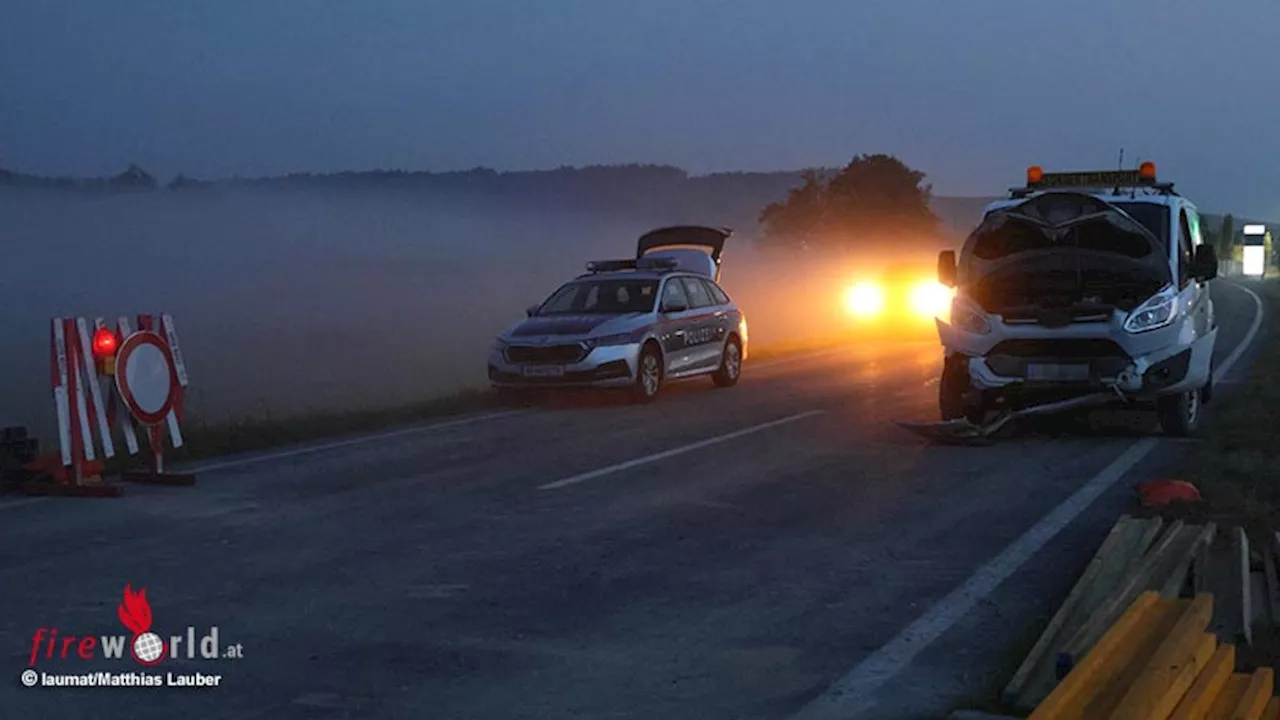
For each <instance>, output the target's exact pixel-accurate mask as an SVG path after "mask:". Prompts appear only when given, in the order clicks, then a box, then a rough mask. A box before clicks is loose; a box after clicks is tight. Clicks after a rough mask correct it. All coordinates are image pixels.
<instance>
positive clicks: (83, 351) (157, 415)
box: [50, 314, 194, 486]
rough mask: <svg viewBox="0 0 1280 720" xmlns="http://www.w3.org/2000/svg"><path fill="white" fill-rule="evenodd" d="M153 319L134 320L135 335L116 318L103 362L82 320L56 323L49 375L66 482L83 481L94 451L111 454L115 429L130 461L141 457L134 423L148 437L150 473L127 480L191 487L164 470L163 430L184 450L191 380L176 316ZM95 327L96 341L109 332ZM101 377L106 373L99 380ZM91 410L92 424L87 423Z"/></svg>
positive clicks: (187, 480)
mask: <svg viewBox="0 0 1280 720" xmlns="http://www.w3.org/2000/svg"><path fill="white" fill-rule="evenodd" d="M158 320H159V322H158V323H157V318H156V317H155V316H152V315H150V314H143V315H139V316H138V317H137V323H138V330H136V331H134V330H133V329H132V328H131V325H130V321H129V318H127V317H124V316H121V317H120V318H119V319H118V321H117V325H116V331H115V334H114V339H113V337H112V335H111V334H110V333H109V332H108V333H106V337H105V338H104V339H105V340H107V341H111V342H109V345H110V346H111V347H110V352H109V353H108V354H107V355H106V357H103V356H102V354H101V352H100V354H99V355H98V356H95V354H94V351H95V350H99V351H102V348H99V347H98V346H97V340H96V339H95V341H94V342H93V343H91V342H90V335H89V330H88V325H87V323H86V322H85V320H84V318H55V319H54V320H53V325H52V334H51V345H52V349H51V353H50V355H51V366H52V367H51V373H52V381H53V398H54V405H55V407H56V408H57V412H58V437H59V441H60V445H61V455H62V457H61V459H62V464H63V466H64V467H66V468H69V469H70V470H71V473H70V476H69V478H68V479H69V480H70V481H71V482H73V483H74V484H75V485H76V486H81V485H83V484H84V483H85V480H86V479H87V478H86V476H85V466H86V464H87V463H92V462H94V461H95V460H96V458H97V447H98V446H99V445H100V446H101V448H102V455H103V457H104V458H107V459H110V458H112V457H114V456H115V444H114V442H113V439H112V426H113V425H116V426H117V427H118V429H119V431H120V434H121V436H122V437H123V438H124V441H125V446H126V447H127V448H128V451H129V455H130V456H133V455H137V454H138V451H139V445H138V437H137V430H136V428H135V424H140V425H143V426H144V427H145V429H146V431H147V439H148V444H149V445H150V449H151V458H150V459H151V471H150V472H148V473H126V475H125V478H126V479H132V480H150V481H158V482H168V483H171V484H184V485H185V484H191V483H192V482H194V478H192V477H191V476H189V475H171V474H167V473H165V470H164V435H165V432H164V430H165V429H166V428H167V429H168V434H169V438H170V441H171V443H172V445H173V447H174V448H180V447H182V445H183V438H182V429H181V426H180V421H181V417H182V409H183V399H184V398H183V395H184V393H185V389H186V387H187V384H188V377H187V369H186V363H185V362H184V361H183V358H182V352H181V350H180V349H179V345H178V333H177V329H176V327H175V325H174V322H173V317H172V316H170V315H167V314H162V315H160V316H159V318H158ZM93 327H94V332H95V335H94V337H95V338H97V337H98V336H99V334H102V333H103V331H105V330H109V328H107V325H106V323H105V322H104V321H103V319H102V318H97V319H95V320H94V323H93ZM95 358H96V360H98V361H100V362H102V363H103V365H102V366H100V365H99V363H98V362H95ZM100 371H104V372H105V375H99V372H100ZM110 376H114V377H113V378H112V377H110ZM112 379H114V382H112V381H111V380H112ZM104 382H105V384H106V394H107V396H106V399H105V402H104V398H103V384H104ZM90 412H92V414H93V415H94V420H95V421H96V422H95V423H91V422H90V418H89V414H90ZM94 425H96V428H97V435H96V438H95V435H94V432H93V430H94Z"/></svg>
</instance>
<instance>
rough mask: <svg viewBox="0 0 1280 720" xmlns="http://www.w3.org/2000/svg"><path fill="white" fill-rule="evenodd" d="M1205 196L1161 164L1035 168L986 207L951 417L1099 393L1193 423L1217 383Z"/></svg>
mask: <svg viewBox="0 0 1280 720" xmlns="http://www.w3.org/2000/svg"><path fill="white" fill-rule="evenodd" d="M1217 271H1218V263H1217V258H1216V256H1215V254H1214V251H1213V248H1212V247H1211V246H1209V245H1206V244H1203V242H1202V240H1201V235H1200V218H1199V213H1198V212H1197V210H1196V207H1195V206H1194V205H1193V204H1192V203H1191V202H1190V201H1188V200H1187V199H1186V198H1183V197H1181V196H1179V195H1178V194H1177V193H1175V192H1174V190H1173V185H1172V184H1168V183H1165V184H1162V183H1158V182H1156V174H1155V165H1154V164H1152V163H1143V164H1142V166H1141V167H1140V168H1139V169H1138V170H1134V171H1114V172H1084V173H1056V174H1051V173H1045V172H1043V171H1042V170H1041V169H1040V168H1039V167H1032V168H1029V169H1028V171H1027V186H1026V187H1025V188H1017V189H1014V190H1012V191H1011V194H1010V197H1009V198H1008V199H1005V200H1000V201H997V202H994V203H992V204H991V205H989V206H988V207H987V208H986V211H985V214H984V217H983V220H982V222H981V224H980V225H979V226H978V227H977V229H975V230H974V231H973V233H972V234H970V235H969V237H968V239H967V240H966V241H965V243H964V246H963V247H962V249H961V250H960V255H959V259H958V261H957V258H956V254H955V252H953V251H945V252H943V253H941V255H940V256H939V258H938V274H939V280H940V281H942V282H943V283H945V284H947V285H951V286H953V287H955V288H956V293H955V297H954V299H953V301H952V307H951V313H950V322H949V323H948V322H943V321H942V320H938V322H937V325H938V333H939V336H940V338H941V340H942V345H943V347H944V349H945V358H946V359H945V364H944V367H943V372H942V378H941V382H940V383H939V404H940V409H941V414H942V418H943V420H952V419H959V418H966V419H968V420H970V421H971V422H975V423H977V422H982V419H985V418H986V417H987V415H988V413H990V412H992V411H999V410H1001V409H1009V410H1016V409H1019V408H1020V407H1027V406H1030V405H1035V404H1037V403H1044V402H1054V401H1057V400H1066V399H1070V398H1071V397H1072V396H1079V395H1084V394H1089V393H1097V392H1099V391H1103V392H1114V393H1115V394H1116V395H1117V396H1118V397H1120V398H1123V399H1125V400H1130V401H1136V402H1141V403H1153V404H1154V405H1155V408H1156V411H1157V413H1158V415H1159V418H1160V423H1161V426H1162V427H1163V429H1164V431H1165V432H1166V433H1167V434H1171V435H1188V434H1192V433H1194V432H1195V431H1196V430H1197V429H1198V427H1199V424H1200V409H1201V405H1202V404H1203V403H1205V402H1207V401H1208V400H1209V399H1210V397H1211V396H1212V392H1213V373H1212V358H1213V350H1214V343H1215V342H1216V339H1217V335H1218V324H1217V321H1216V319H1215V317H1214V310H1213V300H1212V298H1211V297H1210V293H1209V287H1208V281H1209V280H1211V279H1213V278H1214V277H1216V276H1217Z"/></svg>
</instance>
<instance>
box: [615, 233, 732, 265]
mask: <svg viewBox="0 0 1280 720" xmlns="http://www.w3.org/2000/svg"><path fill="white" fill-rule="evenodd" d="M732 234H733V231H732V230H730V229H729V228H713V227H704V226H702V225H675V226H672V227H665V228H658V229H657V230H650V231H649V232H647V233H645V234H644V235H641V236H640V240H639V241H637V242H636V259H639V258H641V257H644V256H645V255H648V254H649V253H651V252H654V251H655V250H666V249H671V248H688V247H695V248H705V250H703V252H705V253H706V254H708V255H710V256H711V259H712V260H714V261H715V262H716V264H719V263H720V254H721V253H723V252H724V242H725V240H728V239H729V236H730V235H732Z"/></svg>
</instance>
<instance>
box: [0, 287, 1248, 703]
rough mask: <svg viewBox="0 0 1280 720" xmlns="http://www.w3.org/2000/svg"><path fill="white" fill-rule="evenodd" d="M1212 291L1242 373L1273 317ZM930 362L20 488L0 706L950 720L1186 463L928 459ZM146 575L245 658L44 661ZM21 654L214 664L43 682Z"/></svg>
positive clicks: (1172, 450)
mask: <svg viewBox="0 0 1280 720" xmlns="http://www.w3.org/2000/svg"><path fill="white" fill-rule="evenodd" d="M1215 288H1216V289H1215V297H1217V299H1218V311H1219V315H1220V316H1221V323H1222V332H1221V334H1220V337H1219V344H1218V347H1219V353H1220V360H1222V359H1224V358H1225V357H1226V356H1227V355H1228V354H1229V353H1231V351H1232V350H1233V349H1234V348H1236V347H1237V346H1238V345H1239V344H1240V342H1241V340H1242V339H1243V338H1244V337H1245V336H1246V334H1247V333H1248V330H1249V328H1250V326H1251V323H1252V321H1253V319H1254V317H1255V304H1254V301H1253V299H1252V298H1251V297H1250V296H1249V295H1248V294H1247V293H1246V292H1245V291H1243V290H1241V289H1239V288H1236V287H1231V286H1229V285H1227V284H1226V283H1223V282H1219V283H1215ZM938 354H939V353H938V350H937V347H936V341H935V340H929V341H924V342H920V343H905V342H904V343H894V344H892V345H882V346H875V347H870V346H864V347H860V348H852V349H845V350H841V351H839V352H830V353H826V354H823V355H819V356H812V357H805V358H795V359H788V360H786V361H782V362H775V363H771V364H764V363H761V364H758V365H750V364H749V365H748V367H747V370H746V372H745V373H744V379H743V381H742V382H741V383H740V384H739V385H738V386H737V387H736V388H732V389H727V390H718V389H713V388H712V386H711V383H710V381H709V380H704V381H699V382H693V383H689V384H683V385H678V386H673V387H672V388H670V390H669V392H667V393H666V395H665V396H664V397H662V398H661V399H660V400H659V402H657V403H656V404H654V405H651V406H644V407H636V406H628V405H625V404H619V403H616V402H611V401H608V400H594V401H590V400H588V401H579V400H572V401H565V402H562V403H560V404H557V405H552V406H550V407H542V408H538V409H533V410H528V411H517V412H512V413H505V414H498V415H487V416H478V417H472V418H466V419H464V420H461V421H451V422H447V423H443V424H439V425H436V426H432V427H427V428H415V429H408V430H404V431H399V432H397V433H394V434H390V435H383V436H376V437H367V438H355V439H352V440H349V441H345V442H343V443H338V444H332V443H330V444H322V445H317V446H310V447H307V448H301V449H294V450H287V451H283V452H279V453H272V454H268V455H266V456H256V457H247V458H236V459H230V460H228V461H223V462H219V463H213V464H210V465H208V466H206V467H204V468H201V469H200V474H199V485H198V486H196V487H194V488H143V487H137V486H131V487H129V488H128V494H127V496H126V497H124V498H121V499H118V500H64V499H40V500H30V499H22V498H0V588H3V592H2V593H0V674H10V678H9V679H5V680H3V682H0V708H3V711H2V712H0V715H3V716H4V717H15V718H16V717H24V718H46V717H50V718H51V717H76V718H113V719H114V718H139V719H145V718H174V717H181V718H272V719H279V720H288V719H291V718H324V719H327V718H414V719H419V718H571V717H581V718H613V717H627V718H630V717H634V718H669V719H672V720H675V719H678V718H735V719H744V718H790V717H797V716H799V717H805V718H809V717H812V718H824V717H852V716H854V715H853V713H854V711H865V716H866V717H894V718H907V717H936V716H937V715H938V713H939V712H940V711H942V710H945V709H947V708H948V707H950V706H951V704H953V703H954V702H956V701H957V700H961V699H964V698H966V697H970V696H972V695H974V694H977V693H980V692H984V691H986V690H989V689H990V688H991V687H992V686H993V682H995V681H996V680H998V679H999V678H998V677H997V676H996V674H995V673H996V672H997V670H996V668H997V667H998V666H999V662H1000V660H1001V659H1002V653H1003V652H1004V648H1006V647H1007V646H1008V645H1009V643H1011V642H1014V641H1016V640H1018V639H1019V638H1020V637H1021V635H1024V634H1025V632H1026V627H1027V626H1028V624H1029V623H1031V622H1032V621H1033V620H1035V618H1036V617H1037V616H1039V615H1042V614H1045V613H1049V612H1052V610H1053V603H1054V602H1055V601H1056V599H1058V598H1060V597H1061V596H1062V595H1063V594H1064V593H1065V591H1066V590H1067V589H1068V588H1069V586H1070V584H1071V583H1072V582H1073V581H1074V578H1075V575H1076V573H1077V572H1078V571H1079V570H1080V569H1081V568H1082V567H1083V565H1084V563H1085V562H1086V561H1087V559H1088V557H1089V556H1090V555H1091V553H1092V552H1093V550H1094V549H1095V548H1096V546H1097V543H1098V542H1099V541H1100V539H1101V537H1102V535H1103V533H1104V532H1105V530H1106V529H1107V528H1108V527H1109V525H1110V523H1111V522H1113V521H1114V518H1115V515H1116V513H1117V512H1119V511H1120V509H1121V508H1123V507H1124V506H1125V503H1126V502H1127V498H1128V497H1129V495H1130V493H1131V485H1132V482H1133V481H1134V480H1136V479H1141V478H1143V477H1146V476H1149V475H1151V474H1154V473H1163V472H1167V471H1169V470H1170V467H1171V465H1170V464H1171V463H1173V462H1176V456H1177V452H1178V449H1179V448H1180V447H1182V446H1181V445H1180V444H1178V443H1174V442H1170V441H1156V440H1142V438H1143V435H1142V433H1141V432H1140V431H1134V430H1124V429H1120V430H1118V431H1117V430H1115V429H1112V430H1110V431H1097V432H1091V433H1084V434H1078V433H1077V434H1071V435H1067V436H1058V437H1046V436H1025V437H1020V438H1017V439H1014V440H1010V441H1008V442H1005V443H1003V444H1000V445H998V446H995V447H988V448H947V447H928V446H926V445H925V444H924V443H923V441H921V440H919V439H917V438H915V437H913V436H911V435H909V434H907V433H905V432H904V431H902V430H900V429H898V428H897V427H895V426H894V425H893V424H892V422H891V421H892V420H894V419H921V418H928V419H931V418H933V417H934V416H935V412H936V409H935V408H936V399H935V398H936V388H935V387H934V384H933V383H934V380H933V379H934V378H935V377H936V374H937V371H938V366H939V357H938ZM1247 361H1248V358H1247V357H1246V358H1245V362H1243V363H1239V364H1236V366H1235V368H1236V370H1235V372H1239V369H1240V368H1242V367H1243V366H1244V365H1246V364H1247ZM1228 379H1229V378H1228ZM1228 387H1229V386H1228ZM1141 419H1142V418H1139V420H1141ZM1147 420H1149V419H1147ZM1211 421H1212V418H1211V417H1210V422H1211ZM1210 428H1211V426H1210ZM1210 431H1211V430H1210ZM1118 458H1119V460H1117V459H1118ZM1100 473H1101V475H1100ZM1112 476H1114V477H1112ZM1099 478H1101V479H1099ZM1117 478H1118V481H1117ZM1090 493H1092V494H1090ZM1063 508H1065V510H1064V509H1063ZM1046 523H1047V524H1046ZM1060 528H1061V532H1056V533H1055V532H1054V531H1055V530H1057V529H1060ZM127 583H131V584H132V586H133V588H134V589H135V590H137V589H138V588H140V587H145V588H146V590H147V598H148V599H149V601H150V603H151V608H152V613H153V622H154V626H153V627H154V629H155V630H156V631H157V632H159V633H160V634H161V635H163V636H170V635H174V634H183V635H185V634H186V628H187V626H189V625H194V626H195V627H196V637H197V639H199V638H200V637H202V636H203V635H205V634H206V633H208V629H209V627H210V626H214V625H216V626H217V628H218V645H219V646H220V647H221V648H226V647H227V646H230V645H235V644H239V645H241V646H242V651H243V658H241V659H227V658H223V659H214V660H201V659H187V658H179V659H175V658H169V659H167V660H165V661H164V662H162V663H161V664H160V665H158V666H156V667H155V668H154V669H151V670H147V669H146V668H143V667H142V666H140V665H137V664H136V663H134V662H133V661H131V660H128V659H125V660H103V659H101V658H99V659H95V660H90V661H85V660H79V659H76V658H75V647H76V645H75V644H72V645H71V653H70V656H69V657H68V659H66V660H61V659H59V658H58V657H57V655H58V652H59V651H60V650H61V647H62V646H61V644H59V646H58V648H57V650H56V651H55V653H54V657H53V658H52V659H49V658H46V657H45V656H44V655H41V656H40V657H38V658H36V661H35V663H34V664H32V663H31V657H30V656H31V653H32V645H33V636H34V635H35V633H36V631H37V629H38V628H49V629H52V628H57V630H58V633H59V637H60V638H65V637H66V636H67V635H75V636H76V637H77V642H78V638H79V637H80V636H83V635H94V636H98V635H116V634H121V633H125V634H127V631H126V630H125V629H124V626H123V625H122V624H121V622H120V620H119V619H117V612H116V606H117V605H118V604H119V603H120V601H121V599H122V593H123V589H124V587H125V585H126V584H127ZM45 635H46V636H47V635H48V632H46V633H45ZM185 644H186V642H185V640H184V643H183V650H184V652H185ZM40 648H41V650H40V652H41V653H43V652H44V650H45V648H46V646H45V645H40ZM29 667H34V668H35V669H36V670H37V671H41V672H44V673H49V674H66V673H73V672H75V673H78V672H85V671H88V670H112V671H122V672H123V671H143V670H146V671H147V672H157V673H160V674H161V675H163V674H164V673H165V672H171V673H174V674H175V675H177V674H189V673H196V672H199V673H205V674H216V675H221V676H222V679H221V681H220V686H219V687H217V688H204V689H187V688H167V687H160V688H127V689H126V688H47V687H37V688H24V687H23V686H22V685H21V684H20V682H19V675H20V673H22V672H23V671H24V670H26V669H28V668H29Z"/></svg>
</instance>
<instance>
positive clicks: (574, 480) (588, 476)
mask: <svg viewBox="0 0 1280 720" xmlns="http://www.w3.org/2000/svg"><path fill="white" fill-rule="evenodd" d="M825 412H826V410H809V411H807V412H802V413H797V414H795V415H788V416H787V417H784V418H780V419H778V420H772V421H770V422H767V423H761V424H760V425H753V426H751V427H749V428H743V429H742V430H736V431H734V432H731V433H725V434H724V435H717V436H715V437H711V438H707V439H706V440H700V441H698V442H696V443H691V444H689V445H682V446H681V447H678V448H673V449H671V450H665V451H663V452H660V453H654V454H652V455H645V456H644V457H639V458H636V459H634V460H628V461H626V462H621V463H618V464H616V465H610V466H608V467H602V468H600V469H598V470H592V471H591V472H585V473H582V474H580V475H574V476H572V477H567V478H564V479H562V480H556V481H555V482H549V483H547V484H545V485H539V486H538V489H539V490H555V489H556V488H562V487H566V486H568V485H577V484H578V483H582V482H586V481H588V480H594V479H596V478H598V477H602V476H604V475H609V474H611V473H615V472H620V471H622V470H629V469H630V468H633V467H639V466H640V465H647V464H649V463H653V462H657V461H659V460H666V459H667V458H669V457H675V456H676V455H682V454H684V453H687V452H692V451H694V450H699V449H701V448H704V447H709V446H711V445H716V444H718V443H722V442H727V441H729V440H733V439H735V438H740V437H742V436H744V435H750V434H752V433H758V432H760V431H761V430H768V429H769V428H772V427H777V426H779V425H785V424H787V423H792V422H795V421H797V420H803V419H805V418H808V417H813V416H814V415H821V414H823V413H825Z"/></svg>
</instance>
